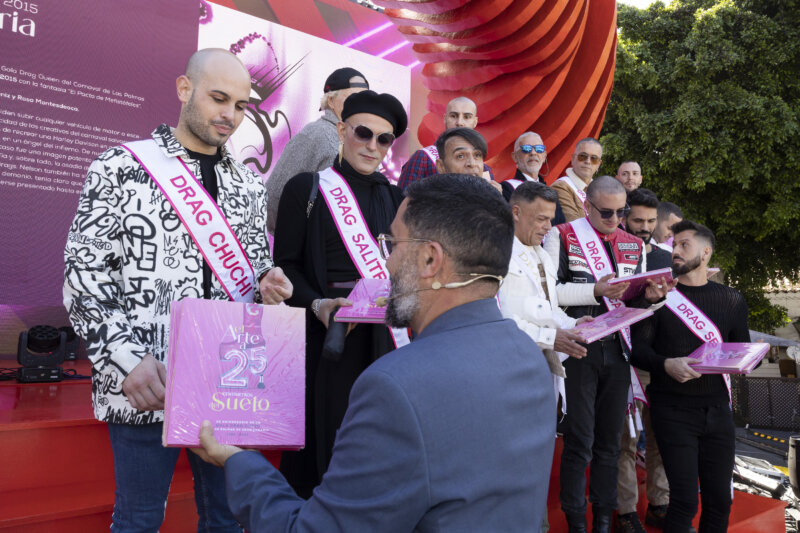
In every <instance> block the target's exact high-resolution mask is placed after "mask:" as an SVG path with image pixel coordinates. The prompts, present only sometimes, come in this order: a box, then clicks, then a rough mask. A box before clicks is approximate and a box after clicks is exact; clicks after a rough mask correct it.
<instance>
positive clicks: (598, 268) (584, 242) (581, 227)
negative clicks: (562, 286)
mask: <svg viewBox="0 0 800 533" xmlns="http://www.w3.org/2000/svg"><path fill="white" fill-rule="evenodd" d="M569 224H570V226H572V230H573V231H574V232H575V237H577V238H578V244H579V245H580V247H581V250H582V251H583V257H584V258H585V259H586V264H587V265H588V266H589V271H590V272H591V273H592V276H594V279H595V281H597V280H599V279H600V278H602V277H603V276H606V275H608V274H616V272H614V270H613V268H611V265H612V263H611V260H610V258H609V257H608V254H607V253H606V249H605V247H604V246H603V242H602V241H601V240H600V238H599V237H598V236H597V232H596V231H595V229H594V228H593V227H592V225H591V224H590V223H589V220H588V219H585V218H579V219H578V220H573V221H572V222H570V223H569ZM603 300H604V301H605V303H606V306H607V307H608V309H609V311H610V310H612V309H616V308H617V307H624V306H625V302H623V301H622V300H616V299H615V300H612V299H610V298H606V297H605V296H603ZM620 334H621V335H622V339H623V340H624V341H625V344H626V345H627V346H628V349H629V350H630V349H631V347H632V346H631V330H630V328H622V329H621V330H620ZM631 387H632V389H633V398H635V399H637V400H641V401H643V402H644V403H647V398H645V395H644V390H643V389H642V383H641V382H640V381H639V376H638V375H637V374H636V370H634V368H633V367H631ZM648 405H649V404H648Z"/></svg>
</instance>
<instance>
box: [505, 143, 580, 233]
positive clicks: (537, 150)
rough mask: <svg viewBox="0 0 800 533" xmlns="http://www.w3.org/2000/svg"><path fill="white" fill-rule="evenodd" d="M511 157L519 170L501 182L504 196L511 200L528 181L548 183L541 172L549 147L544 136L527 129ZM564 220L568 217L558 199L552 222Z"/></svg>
mask: <svg viewBox="0 0 800 533" xmlns="http://www.w3.org/2000/svg"><path fill="white" fill-rule="evenodd" d="M511 158H512V159H513V160H514V164H515V165H516V167H517V172H516V173H515V174H514V177H513V178H511V179H507V180H505V181H503V182H502V183H501V184H500V185H501V186H502V187H503V198H505V199H506V200H508V201H509V202H510V201H511V195H512V194H513V193H514V190H515V189H516V188H517V187H519V186H520V185H522V184H523V183H525V182H528V181H532V182H539V183H541V184H543V185H547V183H545V181H544V176H543V175H542V174H540V173H539V171H540V170H541V168H542V165H544V164H545V162H546V161H547V148H545V146H544V141H542V137H541V136H540V135H539V134H538V133H534V132H532V131H526V132H525V133H523V134H522V135H520V136H519V137H517V140H516V141H515V142H514V152H513V153H512V154H511ZM564 222H566V219H565V218H564V212H563V211H562V209H561V203H560V202H559V201H558V199H556V211H555V217H554V218H553V220H552V223H553V225H554V226H557V225H558V224H563V223H564Z"/></svg>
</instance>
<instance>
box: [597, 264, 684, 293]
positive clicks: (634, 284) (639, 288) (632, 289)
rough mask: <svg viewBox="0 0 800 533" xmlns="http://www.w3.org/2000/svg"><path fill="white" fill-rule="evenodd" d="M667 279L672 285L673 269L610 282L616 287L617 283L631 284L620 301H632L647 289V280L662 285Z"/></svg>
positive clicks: (635, 275)
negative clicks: (663, 280)
mask: <svg viewBox="0 0 800 533" xmlns="http://www.w3.org/2000/svg"><path fill="white" fill-rule="evenodd" d="M662 277H663V278H665V281H666V282H667V283H672V269H671V268H659V269H658V270H651V271H649V272H642V273H641V274H634V275H633V276H625V277H622V278H614V279H611V280H609V282H608V284H609V285H616V284H617V283H630V286H629V287H628V288H627V289H626V290H625V293H624V294H623V295H622V298H620V300H623V301H625V300H630V299H632V298H636V297H637V296H639V295H640V294H641V293H643V292H644V290H645V289H646V288H647V280H649V279H652V280H653V281H654V282H656V283H661V278H662Z"/></svg>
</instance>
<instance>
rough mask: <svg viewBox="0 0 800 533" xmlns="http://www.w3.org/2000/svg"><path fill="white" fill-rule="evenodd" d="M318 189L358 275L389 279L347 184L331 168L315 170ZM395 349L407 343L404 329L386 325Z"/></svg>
mask: <svg viewBox="0 0 800 533" xmlns="http://www.w3.org/2000/svg"><path fill="white" fill-rule="evenodd" d="M319 190H320V192H321V193H322V197H323V198H324V199H325V203H326V204H328V210H329V211H330V212H331V215H332V216H333V221H334V222H335V223H336V229H338V230H339V235H340V236H341V237H342V242H343V243H344V247H345V248H346V249H347V253H348V254H350V258H351V259H352V260H353V263H354V264H355V265H356V268H357V269H358V272H359V274H361V277H362V278H372V279H389V271H388V270H386V262H385V261H384V260H383V258H382V257H381V253H380V250H379V249H378V243H377V242H375V239H374V238H373V237H372V234H371V233H370V232H369V228H368V227H367V222H366V220H364V215H363V214H362V213H361V207H359V205H358V202H357V201H356V196H355V194H353V191H352V190H350V186H349V185H348V184H347V182H346V181H345V180H344V178H342V177H341V176H340V175H339V174H338V173H337V172H336V171H335V170H333V169H332V168H326V169H325V170H322V171H320V173H319ZM389 331H390V332H391V333H392V338H393V339H394V345H395V346H396V347H397V348H400V347H401V346H405V345H406V344H408V343H409V342H411V341H410V339H409V338H408V331H407V330H405V329H397V328H389Z"/></svg>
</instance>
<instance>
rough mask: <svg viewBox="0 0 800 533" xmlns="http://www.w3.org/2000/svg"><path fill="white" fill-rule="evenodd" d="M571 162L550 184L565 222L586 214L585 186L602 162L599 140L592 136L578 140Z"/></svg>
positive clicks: (601, 148) (601, 147) (601, 149)
mask: <svg viewBox="0 0 800 533" xmlns="http://www.w3.org/2000/svg"><path fill="white" fill-rule="evenodd" d="M571 162H572V166H571V167H570V168H568V169H567V172H566V174H567V175H566V176H563V177H561V178H558V179H557V180H556V182H555V183H553V185H552V187H553V189H555V190H556V192H557V193H558V201H559V202H560V203H561V209H563V210H564V217H565V218H566V219H567V222H572V221H573V220H576V219H578V218H583V217H585V216H586V213H587V212H586V210H585V209H584V204H585V200H586V188H587V187H588V186H589V184H590V183H591V182H592V178H594V175H595V174H597V170H598V169H599V168H600V163H602V162H603V146H602V145H601V144H600V141H598V140H597V139H594V138H592V137H587V138H585V139H581V140H580V141H578V144H577V145H576V146H575V153H573V154H572V159H571Z"/></svg>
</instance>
